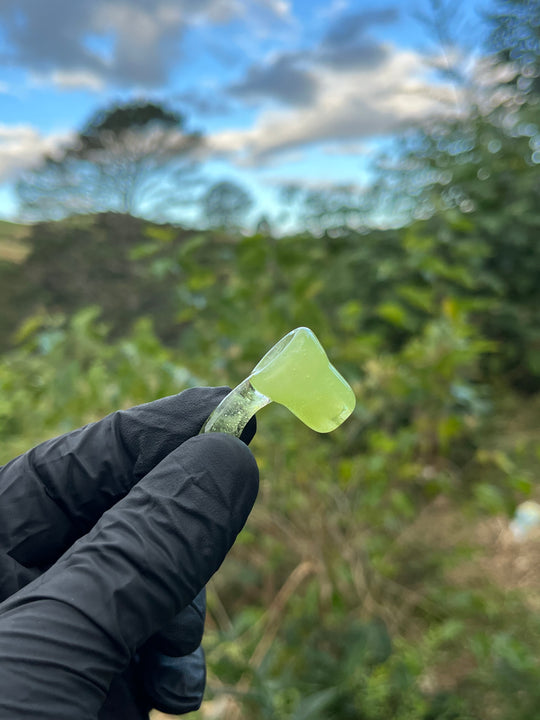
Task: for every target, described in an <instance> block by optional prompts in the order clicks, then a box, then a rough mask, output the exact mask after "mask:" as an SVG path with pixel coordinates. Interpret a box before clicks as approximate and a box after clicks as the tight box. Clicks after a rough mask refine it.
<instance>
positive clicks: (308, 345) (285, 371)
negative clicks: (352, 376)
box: [203, 327, 356, 436]
mask: <svg viewBox="0 0 540 720" xmlns="http://www.w3.org/2000/svg"><path fill="white" fill-rule="evenodd" d="M272 401H273V402H277V403H280V404H281V405H284V406H285V407H286V408H288V409H289V410H290V411H291V412H292V413H294V415H296V417H298V418H299V419H300V420H302V422H304V423H305V424H306V425H307V426H308V427H310V428H311V429H312V430H316V431H317V432H321V433H327V432H330V431H332V430H335V429H336V428H337V427H339V425H341V423H342V422H343V421H344V420H346V419H347V418H348V417H349V415H350V414H351V413H352V411H353V410H354V406H355V403H356V400H355V397H354V393H353V391H352V389H351V387H350V386H349V384H348V383H347V382H346V380H345V379H344V378H343V377H342V376H341V375H340V374H339V373H338V371H337V370H336V369H335V367H334V366H333V365H332V364H331V363H330V361H329V360H328V357H327V356H326V353H325V351H324V348H323V347H322V345H321V343H320V342H319V341H318V340H317V338H316V336H315V334H314V333H313V332H312V331H311V330H309V329H308V328H304V327H300V328H297V329H296V330H293V331H292V332H290V333H288V335H285V337H284V338H282V339H281V340H280V341H279V342H278V343H277V344H276V345H274V347H273V348H272V349H271V350H269V351H268V352H267V353H266V355H265V356H264V357H263V358H262V360H260V362H259V363H258V364H257V365H256V366H255V368H254V369H253V371H252V372H251V374H250V375H249V377H248V378H247V379H246V380H244V381H243V382H242V383H241V384H240V385H238V387H236V388H235V389H234V390H233V391H232V392H231V393H230V394H229V395H227V397H226V398H225V399H224V400H223V401H222V402H221V403H220V404H219V405H218V407H217V408H216V409H215V410H214V412H213V413H212V415H211V416H210V418H209V419H208V421H207V422H206V425H205V426H204V428H203V431H204V432H228V433H231V434H233V435H236V436H239V435H240V434H241V433H242V430H243V429H244V427H245V425H246V423H247V422H248V420H249V419H250V418H251V417H252V415H254V414H255V413H256V412H257V410H259V409H260V408H262V407H264V406H265V405H268V403H270V402H272Z"/></svg>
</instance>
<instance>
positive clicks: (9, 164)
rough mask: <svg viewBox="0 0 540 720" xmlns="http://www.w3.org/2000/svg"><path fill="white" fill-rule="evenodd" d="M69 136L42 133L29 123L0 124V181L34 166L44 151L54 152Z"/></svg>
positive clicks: (9, 178)
mask: <svg viewBox="0 0 540 720" xmlns="http://www.w3.org/2000/svg"><path fill="white" fill-rule="evenodd" d="M69 137H70V135H69V134H68V133H53V134H51V135H42V134H41V133H40V132H39V130H37V129H36V128H35V127H32V126H31V125H0V182H7V181H11V180H13V179H15V178H16V176H17V175H18V174H19V173H20V172H21V171H23V170H27V169H29V168H31V167H34V166H35V165H36V164H37V163H38V162H39V161H40V159H41V157H42V156H43V154H44V153H54V152H55V151H56V150H58V149H59V148H60V147H61V146H62V145H63V144H64V143H65V142H66V141H67V140H68V139H69Z"/></svg>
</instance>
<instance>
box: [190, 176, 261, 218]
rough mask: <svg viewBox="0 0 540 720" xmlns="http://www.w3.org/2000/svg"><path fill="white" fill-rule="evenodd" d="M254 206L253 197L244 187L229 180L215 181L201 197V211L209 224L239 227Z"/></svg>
mask: <svg viewBox="0 0 540 720" xmlns="http://www.w3.org/2000/svg"><path fill="white" fill-rule="evenodd" d="M252 206H253V198H252V197H251V195H250V194H249V193H248V192H247V191H246V190H244V188H243V187H241V186H240V185H237V184H236V183H233V182H231V181H229V180H222V181H220V182H217V183H214V185H212V186H211V187H209V188H208V190H207V191H206V192H205V193H204V195H203V196H202V199H201V212H202V214H203V218H204V221H205V222H206V224H207V225H209V226H210V227H214V228H237V227H239V226H240V225H241V224H242V222H243V221H244V220H245V218H246V216H247V214H248V212H249V211H250V210H251V208H252Z"/></svg>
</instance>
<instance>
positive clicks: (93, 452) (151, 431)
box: [0, 387, 229, 598]
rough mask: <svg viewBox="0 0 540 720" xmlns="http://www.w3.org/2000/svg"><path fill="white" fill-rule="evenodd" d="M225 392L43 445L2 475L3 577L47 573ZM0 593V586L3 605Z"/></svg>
mask: <svg viewBox="0 0 540 720" xmlns="http://www.w3.org/2000/svg"><path fill="white" fill-rule="evenodd" d="M228 392H229V388H227V387H220V388H191V389H189V390H185V391H184V392H182V393H180V394H178V395H173V396H170V397H166V398H161V399H160V400H156V401H154V402H151V403H146V404H145V405H139V406H137V407H134V408H131V409H129V410H121V411H118V412H115V413H112V414H111V415H108V416H107V417H106V418H104V419H103V420H101V421H99V422H96V423H92V424H91V425H87V426H86V427H83V428H80V429H79V430H75V431H74V432H71V433H68V434H66V435H62V436H61V437H58V438H54V439H53V440H48V441H46V442H44V443H42V444H41V445H38V446H37V447H36V448H34V449H33V450H31V451H29V452H27V453H25V454H24V455H21V456H20V457H18V458H16V459H15V460H13V461H12V462H11V463H8V464H7V465H6V466H4V467H3V468H1V469H0V570H2V567H1V558H2V556H5V555H6V554H7V555H10V556H11V557H12V558H14V559H15V560H16V561H17V562H18V563H20V564H21V565H23V566H25V567H33V566H40V567H47V566H48V565H50V564H51V563H52V562H54V561H55V560H56V559H57V558H58V557H59V556H60V555H61V554H62V553H63V552H64V551H65V550H66V549H67V548H68V547H69V546H70V545H71V544H72V543H73V541H74V540H75V539H76V538H78V537H80V536H82V535H84V534H85V533H86V532H88V530H89V529H90V528H91V527H92V526H93V525H94V524H95V523H96V522H97V520H98V519H99V518H100V517H101V515H102V514H103V513H104V512H105V511H106V510H107V509H108V508H110V507H112V506H113V505H114V504H115V503H116V502H117V501H118V500H120V499H121V498H122V497H124V496H125V495H126V494H127V493H128V492H129V490H130V489H131V488H132V487H133V485H134V484H136V483H137V482H138V481H139V480H140V479H141V478H142V477H144V476H145V475H146V474H148V473H149V472H150V471H151V470H152V469H153V468H154V467H155V466H156V465H157V464H158V463H159V462H160V461H161V460H162V459H163V458H164V457H166V456H167V455H168V454H169V453H170V452H171V451H172V450H174V449H175V448H176V447H178V446H179V445H181V444H182V443H183V442H185V441H186V440H187V439H188V438H190V437H192V436H194V435H197V434H198V433H199V431H200V429H201V427H202V425H203V424H204V422H205V420H206V419H207V417H208V416H209V415H210V413H211V412H212V410H213V409H214V408H215V407H216V405H217V404H218V403H219V402H220V401H221V400H222V399H223V397H224V396H225V395H226V394H227V393H228ZM1 597H2V595H1V587H0V598H1Z"/></svg>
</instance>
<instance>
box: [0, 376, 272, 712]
mask: <svg viewBox="0 0 540 720" xmlns="http://www.w3.org/2000/svg"><path fill="white" fill-rule="evenodd" d="M227 392H228V388H194V389H191V390H186V391H185V392H183V393H181V394H180V395H176V396H172V397H169V398H163V399H162V400H157V401H156V402H153V403H148V404H146V405H142V406H139V407H136V408H132V409H131V410H126V411H120V412H117V413H113V414H112V415H109V416H108V417H106V418H105V419H104V420H102V421H100V422H97V423H93V424H92V425H88V426H86V427H85V428H81V429H80V430H76V431H75V432H73V433H69V434H67V435H64V436H62V437H60V438H56V439H54V440H50V441H47V442H45V443H43V444H41V445H39V446H38V447H36V448H35V449H34V450H31V451H30V452H28V453H26V454H25V455H22V456H20V457H19V458H16V459H15V460H13V461H12V462H11V463H9V464H8V465H6V466H4V467H3V468H1V469H0V601H3V602H1V604H0V720H22V719H23V718H24V719H26V718H30V717H31V718H32V719H33V720H73V719H74V718H77V720H97V719H98V718H99V720H113V719H114V720H139V718H146V717H147V715H148V710H149V709H150V708H151V707H156V708H158V709H160V710H162V711H163V712H169V713H176V714H179V713H185V712H189V711H191V710H194V709H196V708H197V707H198V706H199V705H200V703H201V700H202V694H203V691H204V680H205V665H204V656H203V653H202V649H201V647H200V642H201V638H202V633H203V627H204V614H205V601H204V586H205V585H206V583H207V582H208V580H209V579H210V577H211V576H212V575H213V573H214V572H215V571H216V570H217V569H218V567H219V566H220V565H221V563H222V561H223V559H224V557H225V555H226V554H227V552H228V551H229V549H230V547H231V546H232V544H233V542H234V540H235V538H236V536H237V534H238V532H239V531H240V530H241V528H242V527H243V525H244V523H245V521H246V519H247V516H248V514H249V512H250V510H251V508H252V506H253V503H254V501H255V497H256V494H257V487H258V471H257V466H256V463H255V460H254V458H253V456H252V454H251V452H250V451H249V449H248V448H247V447H246V445H245V444H244V442H242V441H240V440H238V439H236V438H233V437H231V436H228V435H223V434H219V433H209V434H208V435H198V433H199V431H200V429H201V427H202V425H203V423H204V421H205V420H206V418H207V417H208V415H209V414H210V413H211V411H212V410H213V409H214V407H215V406H216V405H217V404H218V403H219V402H220V400H221V399H222V398H223V397H224V396H225V395H226V393H227ZM254 430H255V427H254V422H252V423H250V425H248V427H247V428H246V431H245V432H244V436H243V437H242V439H243V440H244V441H245V442H248V441H249V440H250V439H251V437H252V436H253V434H254Z"/></svg>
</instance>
